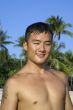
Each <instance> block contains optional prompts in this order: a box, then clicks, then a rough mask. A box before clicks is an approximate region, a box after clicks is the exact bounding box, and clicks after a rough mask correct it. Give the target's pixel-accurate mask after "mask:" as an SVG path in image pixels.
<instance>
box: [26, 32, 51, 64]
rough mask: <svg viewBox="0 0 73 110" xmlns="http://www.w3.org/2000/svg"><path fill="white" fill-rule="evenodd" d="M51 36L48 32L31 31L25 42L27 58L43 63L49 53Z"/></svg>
mask: <svg viewBox="0 0 73 110" xmlns="http://www.w3.org/2000/svg"><path fill="white" fill-rule="evenodd" d="M51 44H52V36H51V34H50V33H45V32H43V33H32V34H31V35H30V37H29V39H28V41H27V43H26V47H27V57H28V60H30V61H32V62H34V63H36V64H43V63H45V61H46V60H47V58H48V56H49V55H50V51H51Z"/></svg>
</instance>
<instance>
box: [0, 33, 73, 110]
mask: <svg viewBox="0 0 73 110" xmlns="http://www.w3.org/2000/svg"><path fill="white" fill-rule="evenodd" d="M34 36H35V37H34ZM51 45H52V43H51V34H50V33H45V32H43V33H39V34H35V33H33V34H31V36H30V38H29V40H28V42H26V43H24V48H25V50H26V51H27V56H28V61H27V64H26V65H25V66H24V67H23V68H22V69H21V70H20V71H19V72H18V73H16V74H15V75H14V76H13V77H11V78H9V79H8V80H7V82H6V84H5V86H4V91H3V98H2V102H1V109H0V110H73V105H72V103H71V99H70V96H69V92H68V84H67V83H68V81H67V77H66V76H65V74H64V73H63V72H60V71H56V70H52V69H48V68H47V67H45V65H44V64H45V61H47V59H48V56H49V55H50V52H51Z"/></svg>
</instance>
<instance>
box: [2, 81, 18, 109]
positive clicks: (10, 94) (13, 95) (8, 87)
mask: <svg viewBox="0 0 73 110" xmlns="http://www.w3.org/2000/svg"><path fill="white" fill-rule="evenodd" d="M16 107H17V88H15V81H14V80H13V79H9V80H8V81H7V82H6V84H5V86H4V89H3V95H2V101H1V107H0V109H1V110H16Z"/></svg>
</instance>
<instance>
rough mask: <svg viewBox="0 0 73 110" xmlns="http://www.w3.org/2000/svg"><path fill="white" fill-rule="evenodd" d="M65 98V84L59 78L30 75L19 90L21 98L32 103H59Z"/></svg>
mask: <svg viewBox="0 0 73 110" xmlns="http://www.w3.org/2000/svg"><path fill="white" fill-rule="evenodd" d="M64 98H65V84H64V83H63V82H62V81H61V80H60V79H58V78H49V77H48V78H45V79H43V78H41V77H29V78H28V79H27V80H25V81H24V82H23V83H21V86H20V90H19V100H22V101H23V100H25V101H29V102H31V103H37V102H38V103H42V104H44V103H45V102H51V103H59V102H61V101H64Z"/></svg>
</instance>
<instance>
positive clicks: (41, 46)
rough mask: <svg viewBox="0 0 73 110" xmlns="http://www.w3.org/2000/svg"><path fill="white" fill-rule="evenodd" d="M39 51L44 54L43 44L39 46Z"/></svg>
mask: <svg viewBox="0 0 73 110" xmlns="http://www.w3.org/2000/svg"><path fill="white" fill-rule="evenodd" d="M39 50H40V51H41V52H44V51H45V47H44V44H40V48H39Z"/></svg>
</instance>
